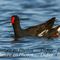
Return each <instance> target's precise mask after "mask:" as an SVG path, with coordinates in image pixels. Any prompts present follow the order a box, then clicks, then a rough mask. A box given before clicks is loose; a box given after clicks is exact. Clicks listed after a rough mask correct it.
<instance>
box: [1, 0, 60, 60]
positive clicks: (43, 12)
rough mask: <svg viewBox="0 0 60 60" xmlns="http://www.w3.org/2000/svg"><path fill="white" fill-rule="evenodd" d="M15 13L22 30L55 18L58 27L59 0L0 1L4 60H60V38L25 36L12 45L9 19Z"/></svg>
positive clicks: (59, 22) (2, 54)
mask: <svg viewBox="0 0 60 60" xmlns="http://www.w3.org/2000/svg"><path fill="white" fill-rule="evenodd" d="M14 14H15V15H18V16H19V17H20V19H21V27H22V28H23V29H25V28H27V27H29V26H34V25H37V24H40V23H42V22H44V21H46V20H48V19H50V18H52V17H56V18H57V21H56V22H55V25H59V24H60V19H59V18H60V0H0V57H5V58H3V59H2V58H1V60H6V59H8V60H14V59H15V60H17V59H19V60H60V37H59V38H53V39H46V38H38V37H23V38H21V39H19V41H17V42H13V40H14V38H13V37H12V36H13V35H14V32H13V28H12V25H11V24H10V17H11V16H12V15H14ZM14 55H15V56H14ZM8 56H9V57H8Z"/></svg>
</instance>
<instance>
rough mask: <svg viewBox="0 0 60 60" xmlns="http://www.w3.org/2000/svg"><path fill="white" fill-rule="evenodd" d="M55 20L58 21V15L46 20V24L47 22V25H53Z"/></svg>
mask: <svg viewBox="0 0 60 60" xmlns="http://www.w3.org/2000/svg"><path fill="white" fill-rule="evenodd" d="M55 21H56V17H53V18H51V19H49V20H48V21H47V22H46V24H47V25H50V26H53V25H54V22H55Z"/></svg>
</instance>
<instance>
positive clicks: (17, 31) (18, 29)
mask: <svg viewBox="0 0 60 60" xmlns="http://www.w3.org/2000/svg"><path fill="white" fill-rule="evenodd" d="M13 28H14V34H15V37H17V38H18V37H21V36H22V29H21V27H20V25H15V26H13Z"/></svg>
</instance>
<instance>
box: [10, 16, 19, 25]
mask: <svg viewBox="0 0 60 60" xmlns="http://www.w3.org/2000/svg"><path fill="white" fill-rule="evenodd" d="M11 23H12V25H16V24H20V21H19V17H18V16H17V15H13V16H11Z"/></svg>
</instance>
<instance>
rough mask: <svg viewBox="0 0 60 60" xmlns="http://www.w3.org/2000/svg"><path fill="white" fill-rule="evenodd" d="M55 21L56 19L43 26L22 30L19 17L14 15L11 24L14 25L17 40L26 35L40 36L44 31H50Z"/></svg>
mask: <svg viewBox="0 0 60 60" xmlns="http://www.w3.org/2000/svg"><path fill="white" fill-rule="evenodd" d="M55 20H56V18H55V17H53V18H51V19H49V20H48V21H46V22H44V23H42V24H39V25H36V26H31V27H29V28H27V29H21V26H20V19H19V17H18V16H16V15H13V16H12V17H11V23H12V25H13V29H14V35H15V38H20V37H22V36H26V35H31V36H39V35H38V34H40V33H41V32H42V31H44V30H50V29H51V28H52V26H53V25H54V22H55Z"/></svg>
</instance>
